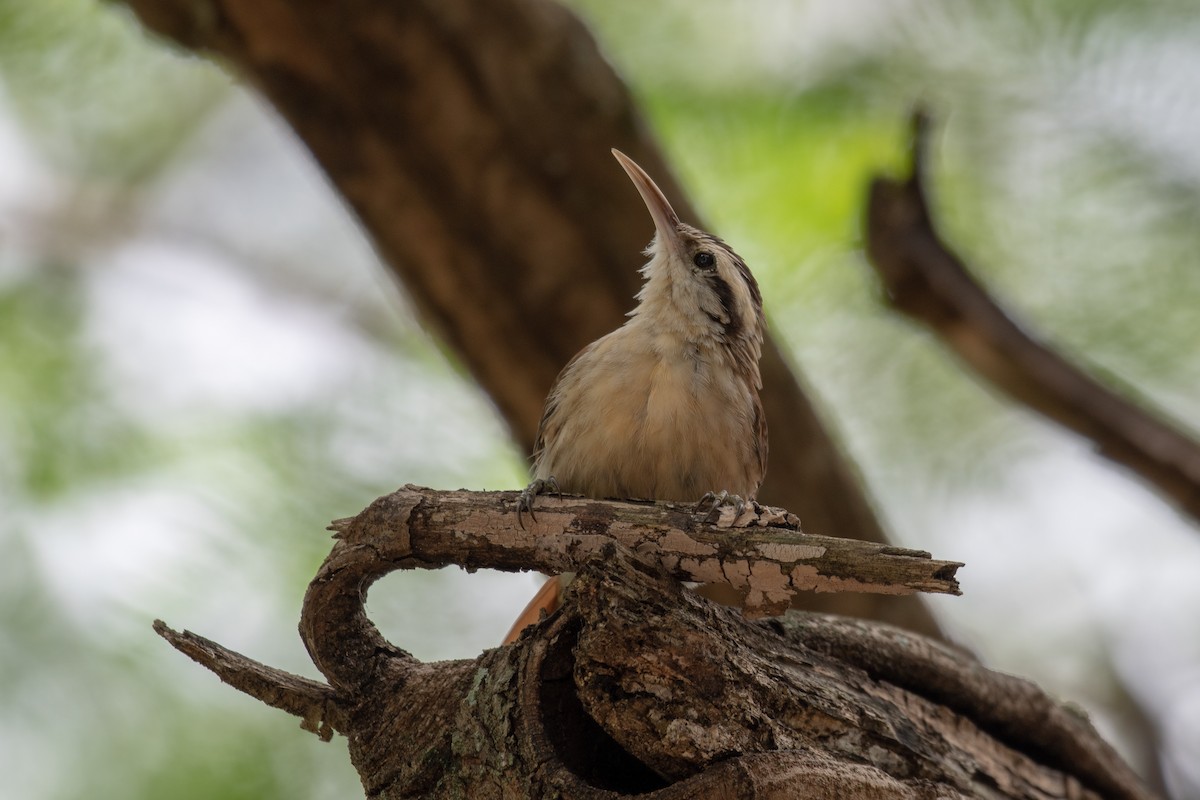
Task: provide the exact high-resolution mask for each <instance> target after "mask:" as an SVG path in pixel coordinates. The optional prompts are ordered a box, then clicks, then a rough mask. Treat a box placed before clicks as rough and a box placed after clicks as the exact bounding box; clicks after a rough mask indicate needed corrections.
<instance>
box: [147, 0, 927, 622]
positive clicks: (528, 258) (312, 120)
mask: <svg viewBox="0 0 1200 800" xmlns="http://www.w3.org/2000/svg"><path fill="white" fill-rule="evenodd" d="M124 2H125V4H126V5H128V6H129V7H130V8H131V9H133V10H134V11H135V12H136V13H137V14H138V16H139V17H140V18H141V19H142V21H143V22H144V23H145V24H146V25H147V27H149V28H151V29H152V30H154V31H157V32H158V33H160V34H162V35H163V36H166V37H168V38H170V39H173V40H174V41H176V42H178V43H180V44H182V45H183V46H185V47H188V48H192V49H196V50H201V51H206V52H209V53H213V54H215V55H217V56H218V57H219V58H220V59H221V60H223V61H224V62H225V63H226V64H228V65H230V66H231V67H232V68H234V69H236V70H237V72H238V73H239V74H240V75H241V76H243V77H244V78H245V79H247V80H248V81H249V82H250V83H252V84H254V85H255V86H257V87H258V88H259V89H260V90H261V91H262V93H263V94H264V95H265V96H266V97H267V98H268V99H269V100H270V101H271V102H272V103H273V104H274V105H275V107H276V108H277V109H278V110H279V112H280V114H281V115H282V116H283V118H284V119H286V120H287V121H288V123H289V124H290V125H291V126H292V127H293V128H294V129H295V131H296V133H297V134H298V135H299V137H300V138H301V139H302V140H303V141H304V143H305V144H306V145H307V146H308V147H309V149H310V150H311V151H312V153H313V155H314V156H315V157H316V159H317V161H318V162H319V163H320V165H321V166H322V167H323V168H324V170H325V172H326V173H327V174H328V176H329V178H330V180H331V182H332V183H333V184H334V186H335V187H336V188H337V190H338V191H339V192H340V193H341V194H342V196H343V197H344V198H345V199H346V201H347V203H348V204H349V206H350V207H351V208H352V209H354V211H355V212H356V213H357V215H358V217H359V219H360V220H361V221H362V223H363V226H364V228H365V229H366V231H367V232H368V233H369V234H370V236H371V237H372V238H373V240H374V243H375V245H376V247H377V249H378V250H379V253H380V255H381V256H382V257H383V258H384V260H385V261H386V262H387V265H388V266H389V267H390V268H391V269H392V270H393V271H394V272H395V274H396V275H397V276H398V277H399V278H400V280H401V281H402V282H403V283H404V286H405V289H406V290H407V292H408V294H409V296H410V297H411V298H412V300H413V303H414V304H415V306H416V308H417V310H418V312H419V313H420V315H421V318H422V320H423V321H424V323H425V324H426V325H428V326H429V327H430V328H431V329H432V330H433V331H434V332H435V333H437V334H438V336H439V337H440V338H441V339H442V341H444V342H445V343H446V344H447V345H449V347H450V349H451V350H452V351H453V352H454V353H455V354H456V355H457V357H458V358H459V359H461V361H462V363H463V364H464V365H465V366H466V367H467V368H468V369H469V370H470V371H471V374H472V376H474V378H475V379H476V380H477V381H478V382H479V384H480V385H481V386H482V387H483V389H484V390H485V391H486V392H487V393H488V394H489V395H490V396H491V398H492V399H493V401H494V402H495V403H496V407H497V408H498V409H499V410H500V412H501V414H503V416H504V418H505V420H506V421H507V422H508V424H509V427H510V428H511V429H512V431H513V434H514V436H515V437H516V439H517V441H518V443H519V444H520V445H521V447H522V448H524V450H525V452H529V450H530V448H531V446H532V443H533V438H534V434H535V432H536V430H537V424H538V420H539V419H540V418H541V413H542V404H543V402H544V401H545V398H546V393H547V392H548V391H549V389H550V386H551V384H552V383H553V381H554V378H555V376H556V375H557V374H558V371H559V370H560V369H561V368H562V367H563V366H564V365H565V364H566V363H567V361H569V360H570V359H571V357H572V356H574V355H575V354H576V353H577V352H578V351H579V350H580V349H582V348H583V347H584V346H585V345H587V344H588V343H590V342H592V341H593V340H595V339H596V338H598V337H599V336H601V335H603V334H605V333H608V332H609V331H610V330H612V329H614V328H616V327H617V326H618V325H620V324H622V323H623V322H624V319H625V317H624V315H625V313H626V312H627V311H629V310H630V309H631V308H632V307H633V296H634V294H635V293H636V292H637V290H638V288H639V286H640V280H641V279H640V277H639V275H638V271H637V270H638V268H639V267H640V266H641V265H642V255H641V251H642V249H643V248H644V247H645V246H646V243H647V242H648V241H649V239H650V236H651V234H652V232H653V227H652V225H651V223H650V219H649V217H648V216H647V215H646V213H645V209H644V207H643V205H642V202H641V200H640V199H639V198H638V196H637V193H636V192H635V191H633V189H632V187H631V186H630V185H629V181H628V180H627V179H626V177H625V175H624V174H623V173H622V171H621V170H620V168H619V167H617V165H616V164H615V163H614V162H613V160H612V157H611V156H610V155H609V149H610V148H612V147H616V148H618V149H620V150H621V151H623V152H625V153H627V154H628V155H629V156H630V157H632V158H633V159H634V160H636V161H637V162H638V163H639V164H641V165H642V166H644V167H645V168H646V169H647V170H648V171H649V172H650V173H651V174H652V175H653V176H654V179H655V181H656V182H657V183H658V184H659V185H660V186H661V187H662V188H663V190H664V191H665V192H666V193H667V195H668V196H669V197H670V199H671V202H672V204H673V205H674V207H675V209H676V210H677V211H678V212H679V213H680V215H681V217H682V218H684V219H685V220H687V221H689V222H692V223H696V224H699V225H700V227H703V228H705V229H706V230H707V229H711V228H710V226H706V225H705V224H704V221H703V220H702V219H701V218H700V216H699V215H698V214H697V213H696V211H695V209H694V208H693V207H692V206H691V204H690V203H689V202H688V198H687V196H686V194H685V193H684V192H683V190H682V189H681V188H680V186H679V183H678V181H677V180H675V178H674V177H673V175H672V172H671V170H670V168H669V166H668V165H667V163H666V161H665V160H664V158H663V156H662V153H661V152H660V150H659V147H658V145H657V144H656V143H655V141H654V138H653V136H652V135H651V133H650V131H649V129H648V127H647V126H646V124H645V122H644V121H643V119H642V117H641V114H640V112H639V111H638V109H637V107H636V105H635V104H634V102H633V99H632V97H631V96H630V93H629V91H628V90H627V89H626V87H625V85H624V83H623V82H622V81H621V79H620V77H619V76H618V75H617V74H616V72H615V71H614V70H613V68H612V66H611V65H610V64H609V62H608V61H607V60H606V59H605V57H604V55H603V54H602V53H601V51H600V49H599V48H598V46H597V44H596V42H595V41H594V40H593V38H592V36H591V35H590V33H589V32H588V30H587V28H586V27H585V26H584V25H583V24H582V23H581V22H580V21H579V19H578V18H577V17H576V16H575V15H574V14H572V13H571V11H569V10H568V9H566V8H564V7H563V6H561V5H559V4H558V3H555V2H552V1H550V0H493V1H492V2H488V3H478V2H472V0H440V1H439V2H436V3H428V2H416V0H410V1H409V2H390V3H381V2H375V1H374V0H344V1H343V2H338V3H329V2H323V1H322V0H124ZM733 244H734V245H735V246H736V245H737V243H736V242H735V243H733ZM751 266H753V265H751ZM331 268H336V264H331ZM766 300H767V311H768V315H769V314H770V308H771V299H770V297H768V298H766ZM762 374H763V392H762V398H763V404H764V407H765V409H766V416H767V420H768V422H769V424H770V428H771V461H770V465H769V467H768V469H767V476H766V482H765V483H764V484H763V486H762V489H761V491H760V493H759V497H760V499H762V500H764V501H765V502H770V503H773V504H777V505H782V506H785V507H787V508H789V509H792V510H794V511H796V512H797V513H799V514H800V516H801V518H802V519H803V520H804V524H805V528H806V529H807V530H808V531H810V532H812V533H819V534H824V535H827V536H853V537H855V538H858V539H865V540H868V541H874V542H886V541H887V537H886V536H885V533H884V531H883V528H882V526H881V524H880V522H879V520H878V519H877V517H876V515H875V512H874V509H873V508H872V505H871V502H870V500H869V498H868V497H867V496H866V494H865V492H864V490H863V488H862V486H861V482H860V479H859V476H858V474H857V473H856V471H855V469H854V467H853V466H852V465H850V464H849V463H848V462H847V460H846V459H845V458H844V457H843V456H842V454H841V453H840V452H839V449H838V447H837V445H836V444H835V443H834V441H833V439H832V437H831V436H830V435H829V433H828V431H827V430H826V429H825V426H824V425H823V424H822V422H821V421H820V419H819V418H818V415H817V411H816V409H815V408H814V405H813V403H812V402H811V401H810V399H809V398H808V397H807V396H806V394H805V392H804V391H803V390H802V388H801V384H800V383H799V382H798V381H797V379H796V377H795V376H794V374H793V370H792V367H791V366H790V365H789V364H788V362H787V356H786V355H785V354H784V353H783V352H782V351H781V350H780V348H779V347H778V345H777V344H776V343H775V342H774V341H773V340H770V339H768V341H767V342H766V344H765V346H764V348H763V358H762ZM843 597H845V598H852V599H851V600H850V601H849V602H851V603H852V604H853V613H858V614H866V615H871V616H875V617H878V618H881V619H885V620H887V621H891V622H896V623H897V624H902V625H904V626H906V627H910V628H912V629H913V630H917V631H921V632H925V633H929V634H932V635H940V634H939V633H938V628H937V625H936V623H935V622H934V620H933V618H932V617H931V616H930V615H929V613H928V611H927V610H926V609H925V607H924V606H922V605H921V604H920V603H919V602H918V601H917V600H916V598H913V597H910V598H907V599H905V600H901V601H895V600H893V599H888V600H887V601H886V602H885V601H883V600H879V599H875V598H873V597H872V596H871V595H853V596H851V595H809V596H808V600H809V602H810V603H815V604H816V605H818V606H820V607H822V608H823V609H824V610H846V609H845V608H843V607H841V606H840V604H841V603H842V601H841V600H840V599H839V598H843Z"/></svg>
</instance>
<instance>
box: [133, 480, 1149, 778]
mask: <svg viewBox="0 0 1200 800" xmlns="http://www.w3.org/2000/svg"><path fill="white" fill-rule="evenodd" d="M514 500H515V495H514V494H513V493H468V492H440V493H433V492H429V491H428V490H418V489H414V488H406V489H404V490H401V491H399V492H397V493H395V494H393V495H389V496H387V497H384V498H381V499H380V500H379V501H377V502H376V503H375V504H373V505H372V506H371V507H370V508H368V509H366V510H365V511H364V512H363V513H362V514H360V515H359V516H358V517H355V518H354V519H353V520H343V521H340V522H339V523H335V527H336V528H337V529H338V530H339V534H338V538H339V541H338V542H337V543H336V544H335V545H334V548H333V551H332V552H331V553H330V555H329V557H328V558H327V559H326V562H325V563H324V564H323V565H322V567H321V569H320V571H319V573H318V575H317V577H316V578H315V579H314V580H313V582H312V584H311V586H310V588H309V592H308V594H307V595H306V597H305V603H304V612H303V617H302V622H301V634H302V636H303V638H304V640H305V643H306V645H307V646H308V648H309V652H310V653H311V654H312V655H313V660H314V663H316V665H317V667H318V669H320V671H321V672H322V674H323V675H324V676H325V678H326V679H327V680H328V682H329V683H328V685H323V684H319V683H317V682H314V681H309V680H306V679H303V678H298V677H296V676H291V675H288V674H287V673H283V672H280V671H278V670H274V669H272V668H270V667H265V666H264V665H262V664H259V663H257V662H254V661H252V660H250V659H247V658H245V657H243V656H240V655H238V654H236V653H231V652H230V651H228V650H225V649H224V648H222V647H220V646H219V645H216V644H215V643H212V642H208V641H207V640H205V639H203V638H201V637H197V636H195V635H194V634H189V633H186V632H185V633H176V632H174V631H171V630H170V629H168V628H167V627H166V626H165V625H162V624H161V623H158V624H156V629H157V630H158V631H159V633H160V634H162V635H163V636H164V637H165V638H167V639H168V641H170V642H171V643H172V644H173V645H175V646H176V647H177V648H179V649H181V650H183V651H184V652H185V653H187V654H188V655H189V656H190V657H192V658H193V659H194V660H196V661H198V662H199V663H201V664H203V665H205V666H207V667H208V668H210V669H212V670H213V671H214V672H216V673H217V674H218V675H220V677H221V678H222V680H224V681H226V682H227V683H229V684H230V685H232V686H234V687H235V688H238V689H240V690H241V691H244V692H246V693H248V694H250V695H252V696H254V697H257V698H259V699H260V700H263V701H264V702H267V703H269V704H271V705H273V706H275V707H277V708H281V709H283V710H285V711H288V712H290V713H292V714H295V715H297V716H300V717H301V718H302V719H303V720H304V726H305V727H306V728H307V729H309V730H314V731H318V732H325V733H328V731H330V730H331V729H332V730H336V731H338V732H340V733H342V734H344V735H345V736H346V737H347V740H348V746H349V750H350V756H351V759H352V761H353V763H354V765H355V767H356V769H357V770H358V771H359V774H360V776H361V777H362V781H363V787H364V790H365V791H366V795H367V796H368V797H372V798H461V797H471V798H476V797H481V798H544V797H559V798H571V799H574V798H579V799H580V800H592V799H593V798H595V799H596V800H599V799H600V798H604V799H605V800H615V798H618V797H623V796H631V795H638V796H641V797H646V798H649V799H650V800H667V799H668V798H671V799H674V798H713V799H714V800H715V799H716V798H784V797H788V798H791V797H805V798H812V797H815V798H885V797H886V798H934V797H979V798H1001V797H1005V798H1029V799H1030V800H1034V799H1035V798H1036V799H1040V798H1100V797H1108V798H1122V799H1124V800H1142V799H1143V798H1149V797H1150V794H1149V793H1148V792H1147V791H1146V790H1145V789H1144V788H1143V787H1142V786H1141V785H1140V784H1139V783H1138V781H1137V779H1136V778H1135V777H1134V776H1133V775H1132V773H1131V772H1130V771H1129V770H1128V768H1127V767H1125V766H1124V765H1123V764H1122V763H1121V761H1120V759H1119V757H1118V756H1117V755H1116V754H1115V753H1114V752H1113V751H1112V749H1111V748H1110V747H1108V745H1106V744H1105V743H1104V742H1103V741H1102V740H1100V738H1099V737H1098V736H1097V735H1096V733H1095V731H1094V730H1093V729H1092V727H1091V726H1090V725H1089V724H1088V723H1087V721H1086V719H1084V718H1083V717H1081V716H1078V715H1076V714H1075V713H1072V712H1070V711H1068V710H1066V709H1065V708H1064V707H1062V706H1060V705H1059V704H1058V703H1057V702H1055V701H1054V700H1052V699H1051V698H1049V697H1047V696H1046V695H1044V694H1043V693H1042V692H1041V691H1039V690H1038V689H1037V688H1036V687H1034V686H1033V685H1032V684H1029V683H1027V682H1025V681H1021V680H1018V679H1016V678H1012V677H1009V676H1006V675H1002V674H999V673H995V672H991V671H989V670H986V669H983V668H982V667H981V666H980V665H979V664H978V663H977V662H975V661H974V660H973V659H972V658H971V657H970V656H968V655H965V654H963V653H961V652H958V651H955V650H952V649H950V648H947V647H945V646H943V645H939V644H937V643H935V642H933V641H931V640H928V639H924V638H921V637H915V636H913V635H912V634H909V633H905V632H902V631H900V630H899V629H896V628H892V627H890V626H886V625H882V624H880V623H871V622H866V621H853V620H849V619H846V618H842V617H835V616H830V615H820V614H798V613H795V612H792V613H791V614H790V615H789V616H788V617H786V618H784V619H783V620H766V621H762V620H757V621H756V620H751V619H748V618H747V617H746V616H744V615H742V614H739V613H738V612H737V610H735V609H731V608H726V607H723V606H719V605H716V604H714V603H711V602H709V601H707V600H705V599H704V598H702V597H700V596H698V595H697V594H696V593H695V592H692V591H690V590H688V589H686V588H684V587H683V586H682V584H681V583H679V581H677V580H675V579H674V578H673V577H671V575H669V574H667V573H668V572H672V573H674V574H675V575H677V576H684V577H686V576H687V574H686V571H685V570H683V568H682V567H681V566H679V563H676V562H674V561H672V557H677V556H678V554H679V553H680V552H690V551H704V550H705V548H706V547H708V546H709V545H711V544H712V543H713V542H714V541H716V539H714V538H712V537H713V536H719V537H721V539H720V540H721V541H722V542H725V543H728V544H726V545H722V546H720V547H718V551H719V552H718V556H717V557H718V558H719V559H729V558H734V559H738V558H742V557H743V556H746V557H747V558H748V560H749V562H750V565H751V566H750V569H749V573H750V574H751V575H753V574H754V572H755V569H754V564H756V563H768V564H774V563H776V562H775V561H774V560H773V559H778V558H780V557H782V558H784V559H792V558H797V557H798V558H818V557H817V556H816V554H815V552H816V550H820V549H825V550H826V551H831V550H833V549H834V545H832V544H831V543H829V542H828V541H826V540H824V539H823V537H806V536H805V535H804V534H800V533H798V532H796V531H793V530H786V529H785V530H776V529H773V528H771V527H758V526H757V525H754V524H752V525H751V526H749V527H746V528H736V529H728V528H725V529H718V528H716V527H715V526H713V525H708V524H706V523H704V522H702V521H699V520H698V519H697V515H690V516H689V515H688V514H687V513H686V512H684V511H682V510H680V509H677V508H674V507H671V506H668V505H665V504H663V505H651V504H631V503H596V502H595V501H586V500H575V499H564V501H563V505H562V507H561V508H545V509H543V510H542V511H541V513H539V515H538V516H539V522H538V529H536V530H530V531H522V530H521V529H520V528H519V527H517V526H516V525H515V519H512V518H514V517H515V515H514V514H513V512H512V508H511V504H512V502H513V501H514ZM480 514H483V515H485V516H489V517H497V515H503V516H504V517H507V518H508V521H507V522H506V521H505V519H504V518H500V517H497V521H498V523H499V524H498V527H497V528H496V529H494V530H492V529H480V528H477V527H475V525H476V522H477V521H478V519H479V515H480ZM765 517H766V518H769V519H774V520H777V521H778V520H780V519H782V520H784V521H786V520H788V519H789V515H787V514H786V512H778V511H777V510H768V511H767V512H766V514H765ZM761 518H762V517H756V518H755V521H757V520H759V519H761ZM567 520H571V521H572V522H568V521H567ZM684 521H688V524H687V525H683V526H681V523H682V522H684ZM573 526H574V530H575V532H574V533H572V530H571V529H572V527H573ZM564 528H566V529H567V530H564ZM764 545H765V550H766V553H767V554H766V555H764V554H763V550H764ZM850 545H851V546H852V547H855V548H862V547H864V546H869V545H864V543H862V542H850ZM781 548H782V549H781ZM635 549H636V550H637V552H636V553H635V552H634V551H635ZM856 552H860V553H861V552H862V551H861V550H858V551H856ZM751 553H757V554H758V555H757V556H755V557H750V555H749V554H751ZM893 557H897V558H901V559H902V560H912V561H913V562H926V564H927V565H928V564H935V563H937V562H933V561H932V560H931V559H929V558H928V556H927V555H926V554H911V553H905V554H893V553H886V552H879V553H877V554H875V555H874V556H871V555H867V556H862V557H855V558H852V559H843V560H842V561H844V562H845V563H846V564H850V562H854V565H852V566H843V567H841V568H840V569H842V570H843V572H845V573H846V574H854V575H856V576H857V577H856V580H857V581H859V582H860V583H863V584H869V583H871V582H872V581H873V580H874V579H873V578H871V577H870V576H871V575H872V574H873V570H874V569H877V568H873V567H871V566H870V564H869V562H871V561H872V560H882V561H884V562H886V561H887V560H888V559H890V558H893ZM755 558H757V559H759V560H757V561H756V560H755ZM449 561H453V562H455V563H459V564H461V565H462V566H465V567H467V568H472V567H481V566H500V567H508V568H515V567H517V566H520V565H521V564H525V565H526V566H535V567H538V568H541V569H548V568H566V567H570V568H573V569H576V570H577V572H578V576H577V578H576V580H575V581H574V582H573V583H572V584H571V586H570V587H569V588H568V590H567V593H566V596H565V602H564V605H563V607H562V608H561V609H559V610H558V611H557V612H555V613H554V614H553V615H551V616H550V617H548V618H547V619H545V620H543V621H542V622H541V623H539V624H537V625H534V626H531V627H529V628H527V629H526V630H525V631H524V632H523V633H522V635H521V636H520V638H519V639H518V640H517V641H516V642H515V643H513V644H511V645H508V646H505V647H499V648H495V649H492V650H488V651H485V652H484V653H482V654H480V656H479V657H478V658H475V659H472V660H462V661H450V662H441V663H434V664H424V663H421V662H419V661H417V660H416V659H414V658H413V657H412V656H411V655H409V654H408V653H406V652H405V651H404V650H402V649H401V648H399V647H397V646H395V645H393V644H391V643H389V642H387V641H386V640H385V639H383V637H382V636H381V635H380V634H379V632H378V630H377V629H376V628H375V627H374V625H373V624H371V622H370V620H369V619H368V618H367V617H366V613H365V601H366V592H367V589H368V588H369V586H370V585H371V583H372V582H373V581H375V580H376V579H378V578H379V577H381V576H382V575H384V574H386V573H388V572H390V571H392V570H396V569H411V568H426V567H436V566H440V565H442V564H444V563H447V562H449ZM905 563H906V564H907V561H906V562H905ZM664 566H665V567H667V568H666V569H664ZM951 566H955V565H951ZM908 568H909V566H907V565H906V566H905V567H904V569H908Z"/></svg>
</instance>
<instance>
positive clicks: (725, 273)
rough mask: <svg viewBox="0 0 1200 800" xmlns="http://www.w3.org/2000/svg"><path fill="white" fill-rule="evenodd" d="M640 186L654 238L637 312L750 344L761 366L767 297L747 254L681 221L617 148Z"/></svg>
mask: <svg viewBox="0 0 1200 800" xmlns="http://www.w3.org/2000/svg"><path fill="white" fill-rule="evenodd" d="M612 153H613V155H614V156H616V158H617V161H618V162H620V164H621V166H622V167H624V168H625V172H626V173H628V175H629V178H630V180H632V181H633V185H634V186H636V187H637V190H638V193H639V194H641V196H642V200H643V201H645V203H646V208H647V209H648V210H649V211H650V217H651V218H652V219H653V220H654V231H655V235H654V239H653V240H652V241H651V242H650V246H649V247H648V248H647V249H646V254H647V255H648V256H650V261H649V263H647V264H646V266H645V267H643V269H642V272H643V274H644V275H645V276H646V285H645V286H643V287H642V291H641V292H640V293H639V294H638V301H639V305H638V308H637V309H636V310H635V311H634V312H633V314H634V315H644V314H654V316H655V319H656V321H659V320H660V319H661V322H662V324H664V325H669V324H672V319H673V318H676V319H675V324H676V325H678V326H679V327H680V328H681V329H683V330H684V332H685V335H688V336H689V337H705V338H712V339H716V340H720V341H724V342H726V343H728V344H730V345H740V346H741V347H742V348H747V347H748V348H749V352H746V353H745V355H746V356H750V357H752V359H753V361H754V362H755V363H756V364H757V361H758V356H759V350H760V347H761V343H762V335H763V326H764V323H763V311H762V295H761V294H760V293H759V290H758V282H757V281H755V280H754V275H753V274H752V273H751V272H750V269H749V268H748V267H747V266H746V262H745V261H743V260H742V258H741V256H739V255H738V254H737V253H735V252H733V249H732V248H730V247H729V245H727V244H725V242H723V241H721V240H720V239H718V238H717V237H716V236H713V235H712V234H710V233H705V232H704V231H702V230H700V229H699V228H695V227H692V226H691V225H688V224H686V223H683V222H680V221H679V216H678V215H677V214H676V213H675V210H674V209H673V208H671V204H670V203H669V202H668V201H667V198H666V196H665V195H664V194H663V193H662V190H661V189H659V188H658V186H657V185H656V184H655V183H654V181H653V180H652V179H651V178H650V176H649V175H647V174H646V171H645V170H644V169H642V168H641V167H639V166H638V165H637V163H636V162H635V161H634V160H633V159H631V158H630V157H629V156H627V155H625V154H624V153H622V152H620V151H619V150H613V151H612Z"/></svg>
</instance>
